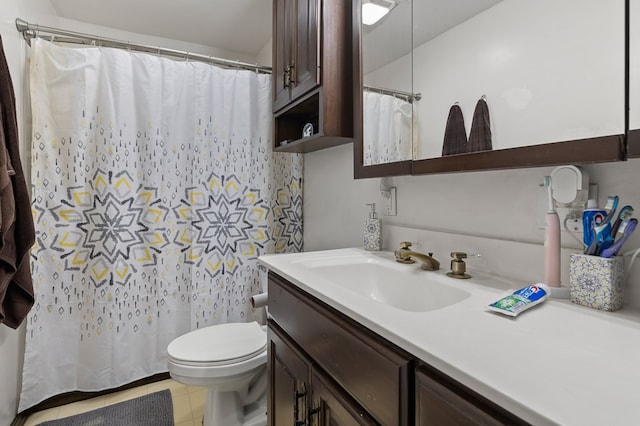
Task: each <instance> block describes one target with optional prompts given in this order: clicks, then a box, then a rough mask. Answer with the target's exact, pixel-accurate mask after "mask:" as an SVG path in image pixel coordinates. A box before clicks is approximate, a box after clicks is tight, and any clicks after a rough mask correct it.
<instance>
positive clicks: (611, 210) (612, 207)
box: [600, 195, 620, 225]
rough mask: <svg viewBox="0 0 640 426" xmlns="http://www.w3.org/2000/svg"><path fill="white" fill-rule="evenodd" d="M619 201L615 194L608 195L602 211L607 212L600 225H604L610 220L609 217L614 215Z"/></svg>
mask: <svg viewBox="0 0 640 426" xmlns="http://www.w3.org/2000/svg"><path fill="white" fill-rule="evenodd" d="M619 201H620V199H619V198H618V196H617V195H613V196H612V195H610V196H609V198H607V204H605V205H604V211H605V212H607V215H606V216H605V217H604V220H603V221H602V223H601V224H600V225H606V224H608V223H609V222H611V218H612V217H613V216H614V214H615V213H616V209H617V208H618V202H619Z"/></svg>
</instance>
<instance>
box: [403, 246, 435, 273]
mask: <svg viewBox="0 0 640 426" xmlns="http://www.w3.org/2000/svg"><path fill="white" fill-rule="evenodd" d="M409 247H411V243H410V242H409V241H403V242H401V243H400V249H399V250H396V251H394V252H393V254H394V255H395V256H396V262H400V263H415V260H414V259H417V260H419V261H420V263H421V265H420V268H422V269H425V270H427V271H437V270H438V269H440V262H438V261H437V260H436V259H434V258H433V257H432V256H433V253H429V254H424V253H418V252H417V251H412V250H410V249H409Z"/></svg>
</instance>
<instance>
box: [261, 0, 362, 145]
mask: <svg viewBox="0 0 640 426" xmlns="http://www.w3.org/2000/svg"><path fill="white" fill-rule="evenodd" d="M352 24H353V22H352V8H351V4H350V2H345V1H344V0H274V2H273V83H272V84H273V113H274V150H276V151H286V152H311V151H315V150H318V149H323V148H328V147H330V146H335V145H339V144H343V143H348V142H352V141H353V100H352V85H353V70H352V68H353V58H352V56H353V51H352V30H351V28H352ZM307 125H310V126H312V130H311V133H310V134H309V135H305V127H306V126H307Z"/></svg>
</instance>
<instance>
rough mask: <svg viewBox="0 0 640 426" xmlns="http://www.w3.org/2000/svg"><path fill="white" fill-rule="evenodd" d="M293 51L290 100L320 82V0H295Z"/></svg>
mask: <svg viewBox="0 0 640 426" xmlns="http://www.w3.org/2000/svg"><path fill="white" fill-rule="evenodd" d="M295 2H296V6H297V8H296V15H295V22H296V27H295V39H294V41H293V51H294V52H295V55H294V58H293V62H292V63H291V67H292V70H291V73H292V80H293V86H292V87H291V100H295V99H297V98H298V97H300V96H302V95H304V94H305V93H307V92H308V91H309V90H311V89H313V88H315V87H316V86H318V84H320V77H319V70H318V67H319V66H320V64H319V60H318V54H319V49H320V48H319V42H320V39H319V28H320V15H319V6H320V2H321V0H295Z"/></svg>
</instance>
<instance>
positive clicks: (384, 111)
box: [363, 91, 413, 166]
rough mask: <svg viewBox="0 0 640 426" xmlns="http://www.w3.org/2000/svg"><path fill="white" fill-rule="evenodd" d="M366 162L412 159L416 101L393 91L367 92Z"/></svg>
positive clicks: (366, 164)
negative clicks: (400, 96) (388, 92)
mask: <svg viewBox="0 0 640 426" xmlns="http://www.w3.org/2000/svg"><path fill="white" fill-rule="evenodd" d="M363 105H364V114H363V128H364V159H363V161H364V165H365V166H368V165H373V164H381V163H390V162H394V161H402V160H411V158H412V146H413V143H412V139H413V132H412V128H413V124H412V122H413V114H412V109H413V107H412V104H411V103H409V102H407V101H405V100H402V99H398V98H396V97H394V96H391V95H385V94H381V93H375V92H370V91H365V92H364V93H363Z"/></svg>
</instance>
